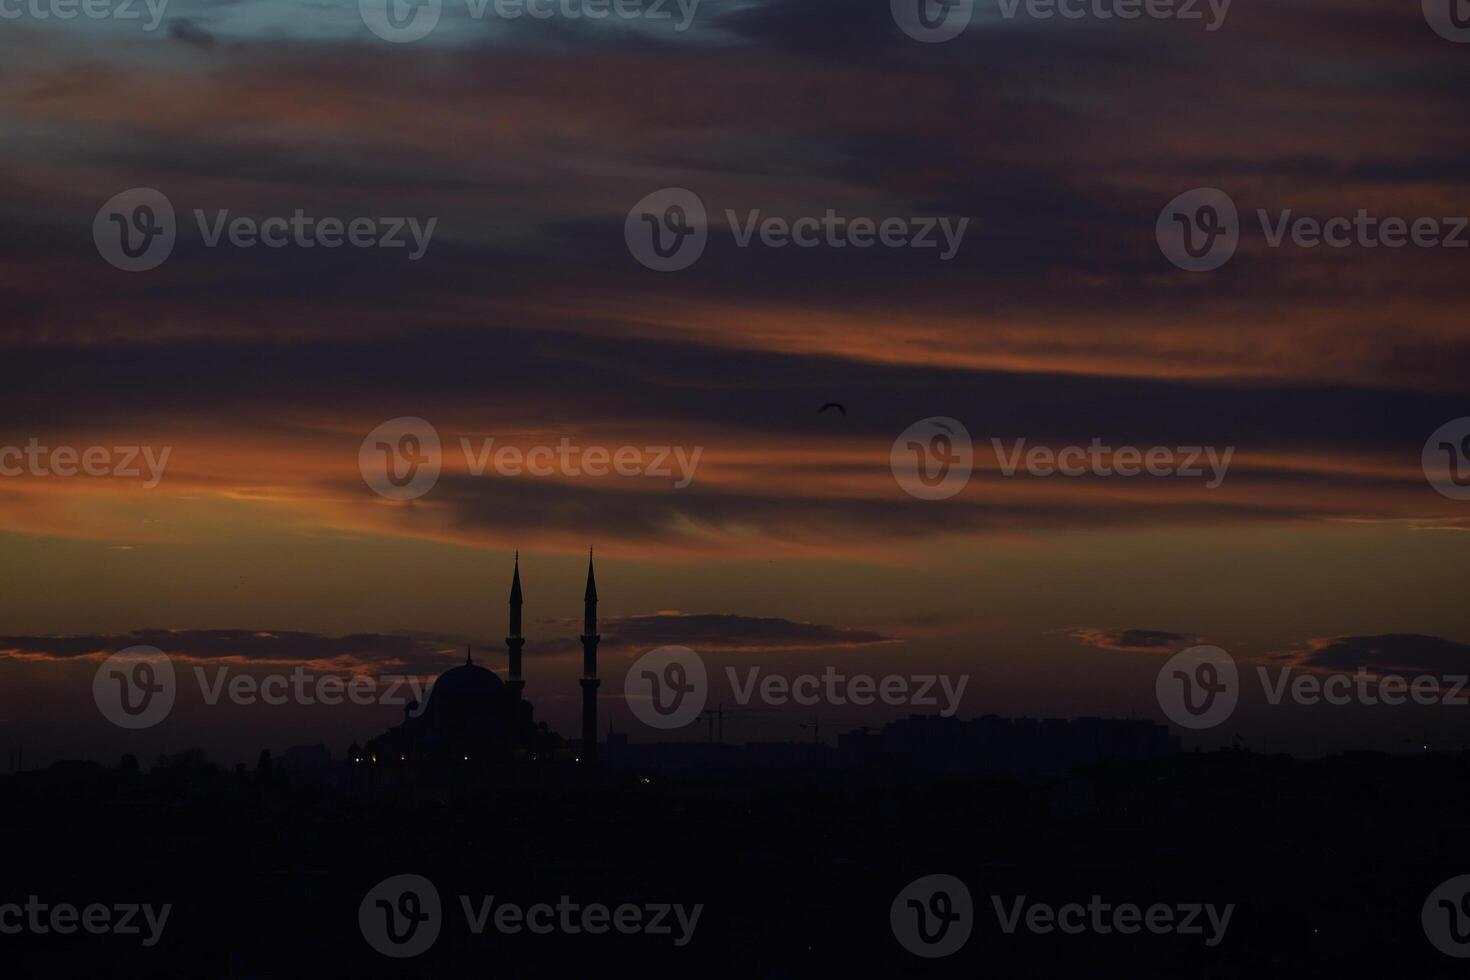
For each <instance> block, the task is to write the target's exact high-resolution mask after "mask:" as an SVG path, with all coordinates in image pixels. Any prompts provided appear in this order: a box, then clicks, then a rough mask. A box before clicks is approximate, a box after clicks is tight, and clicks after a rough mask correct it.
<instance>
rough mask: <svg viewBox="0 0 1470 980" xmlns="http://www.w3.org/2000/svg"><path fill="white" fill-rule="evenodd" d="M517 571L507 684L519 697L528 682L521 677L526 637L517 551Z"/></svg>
mask: <svg viewBox="0 0 1470 980" xmlns="http://www.w3.org/2000/svg"><path fill="white" fill-rule="evenodd" d="M515 562H516V564H515V572H514V574H512V576H511V580H510V635H509V636H507V637H506V638H505V646H506V649H507V651H508V652H509V654H510V678H509V680H508V681H507V683H506V686H507V687H509V688H510V693H511V694H512V695H513V696H514V697H515V698H517V699H519V698H520V696H521V691H522V690H523V689H524V688H525V686H526V682H525V681H524V680H522V679H521V647H523V646H525V644H526V640H525V637H523V636H521V606H522V605H523V601H522V599H521V553H520V552H519V551H517V552H516V557H515Z"/></svg>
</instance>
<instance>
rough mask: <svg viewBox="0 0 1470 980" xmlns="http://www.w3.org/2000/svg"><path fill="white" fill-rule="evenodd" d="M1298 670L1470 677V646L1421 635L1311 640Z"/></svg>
mask: <svg viewBox="0 0 1470 980" xmlns="http://www.w3.org/2000/svg"><path fill="white" fill-rule="evenodd" d="M1295 663H1296V666H1298V667H1301V668H1304V669H1308V670H1320V671H1331V672H1334V673H1351V672H1356V671H1358V670H1364V671H1367V672H1368V673H1371V674H1376V675H1380V676H1382V675H1388V674H1430V675H1435V676H1445V675H1460V676H1465V675H1470V644H1464V643H1458V642H1456V641H1454V640H1449V639H1445V638H1444V637H1442V636H1425V635H1423V634H1420V633H1382V634H1378V635H1376V636H1337V637H1328V638H1324V639H1317V640H1312V641H1310V642H1309V643H1308V644H1307V649H1306V652H1305V653H1302V654H1299V655H1297V656H1296V657H1295Z"/></svg>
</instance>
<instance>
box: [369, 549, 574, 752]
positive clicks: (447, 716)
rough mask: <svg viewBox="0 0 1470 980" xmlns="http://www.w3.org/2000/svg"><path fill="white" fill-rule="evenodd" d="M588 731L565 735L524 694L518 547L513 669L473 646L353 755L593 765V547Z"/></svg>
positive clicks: (510, 645)
mask: <svg viewBox="0 0 1470 980" xmlns="http://www.w3.org/2000/svg"><path fill="white" fill-rule="evenodd" d="M582 602H583V619H582V626H583V629H582V636H581V638H580V639H581V641H582V677H581V678H580V681H579V683H580V685H581V688H582V738H581V741H580V742H576V743H571V744H569V743H568V742H567V740H566V739H563V738H562V737H561V736H560V735H558V734H556V733H555V732H553V731H551V730H550V729H548V728H547V727H546V723H545V722H539V723H538V722H537V721H536V720H535V712H534V709H533V707H532V705H531V702H529V701H527V700H526V699H525V697H524V692H525V687H526V682H525V679H524V677H523V676H522V674H521V648H522V647H524V646H525V643H526V639H525V636H524V635H522V633H521V607H522V606H523V605H524V600H523V598H522V594H521V561H520V553H519V552H517V553H516V557H515V572H514V574H513V576H512V578H511V584H510V629H509V631H508V635H507V636H506V638H505V645H506V650H507V652H508V655H509V661H510V663H509V670H508V672H507V677H506V678H505V679H504V680H502V679H501V677H500V675H499V674H496V673H495V672H494V671H493V670H489V669H487V668H485V667H482V666H480V665H479V664H477V663H475V662H474V658H473V654H472V651H471V650H470V648H468V647H466V649H465V661H464V663H462V664H460V665H458V666H456V667H452V668H450V669H449V670H446V671H445V672H444V673H442V674H440V675H439V677H438V679H437V680H435V681H434V683H433V684H432V685H431V686H430V688H429V691H428V694H427V698H428V703H427V704H426V705H423V706H422V710H420V705H419V703H418V702H417V701H413V702H410V703H409V704H408V706H407V707H406V708H405V709H404V717H403V722H402V723H401V724H399V725H396V726H394V727H393V728H391V729H389V730H388V731H387V732H384V733H383V734H381V735H379V736H377V737H375V738H373V739H371V740H369V741H368V743H367V745H366V746H365V747H363V748H359V747H358V746H356V745H354V746H352V748H351V749H349V750H348V757H349V759H350V760H351V761H352V763H354V764H356V765H369V766H374V765H392V764H408V765H414V766H439V765H454V764H460V765H463V764H465V763H509V762H517V761H542V760H551V759H558V758H562V757H566V756H568V755H569V754H570V756H571V758H573V760H574V761H576V762H579V763H583V764H587V765H591V764H595V763H596V762H597V689H598V687H599V686H600V685H601V683H602V682H601V681H600V680H599V679H598V677H597V644H598V642H599V641H600V640H601V639H602V637H601V636H599V635H598V633H597V580H596V576H595V575H594V572H593V563H592V553H591V552H590V551H589V552H588V554H587V588H586V591H585V592H584V593H583V596H582Z"/></svg>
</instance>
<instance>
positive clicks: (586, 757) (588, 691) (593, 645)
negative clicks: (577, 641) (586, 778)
mask: <svg viewBox="0 0 1470 980" xmlns="http://www.w3.org/2000/svg"><path fill="white" fill-rule="evenodd" d="M601 639H602V637H600V636H598V635H597V578H596V577H595V576H594V575H593V572H592V549H591V548H588V549H587V590H586V591H585V592H584V593H583V594H582V680H581V685H582V755H581V758H582V761H583V762H585V763H587V764H588V765H591V764H593V763H596V762H597V688H598V686H599V685H600V684H601V683H602V681H600V680H598V678H597V642H598V641H599V640H601Z"/></svg>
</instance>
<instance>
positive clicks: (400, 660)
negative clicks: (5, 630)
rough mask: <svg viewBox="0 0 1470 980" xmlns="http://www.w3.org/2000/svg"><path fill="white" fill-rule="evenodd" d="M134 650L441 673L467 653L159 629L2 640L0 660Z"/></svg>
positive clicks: (376, 641) (383, 642)
mask: <svg viewBox="0 0 1470 980" xmlns="http://www.w3.org/2000/svg"><path fill="white" fill-rule="evenodd" d="M134 646H150V647H155V648H157V649H159V650H161V651H163V652H164V653H166V654H168V655H169V656H170V657H173V658H176V659H179V660H182V661H185V662H190V661H193V662H201V663H203V662H211V661H214V662H221V661H223V662H230V663H239V664H261V665H265V664H269V665H281V664H301V665H303V666H307V667H310V668H312V669H315V670H323V671H343V670H351V671H364V672H369V673H377V672H381V671H393V672H402V671H408V672H431V673H437V672H438V671H441V670H444V669H445V668H447V667H452V666H454V664H455V662H456V661H455V659H454V658H455V657H457V656H460V655H462V653H461V651H462V650H463V646H462V645H461V644H460V643H459V641H457V640H455V639H452V638H447V637H434V636H428V635H423V634H401V633H400V634H385V633H353V634H348V635H344V636H333V635H327V634H322V633H309V632H302V631H299V630H238V629H213V630H161V629H142V630H134V631H133V632H131V633H121V634H83V635H70V636H0V655H3V656H7V657H10V658H12V659H18V660H36V661H46V660H52V661H65V660H76V659H80V658H91V659H100V658H102V657H105V656H110V655H111V654H114V653H117V652H118V651H120V650H125V649H127V648H129V647H134Z"/></svg>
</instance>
